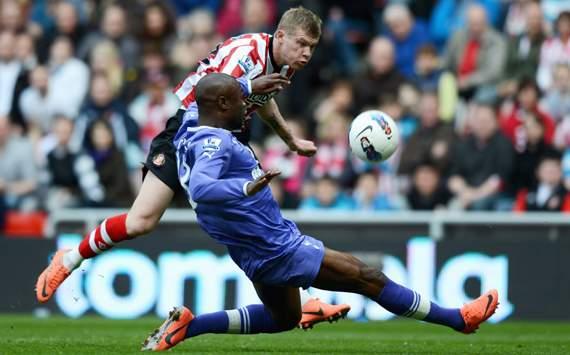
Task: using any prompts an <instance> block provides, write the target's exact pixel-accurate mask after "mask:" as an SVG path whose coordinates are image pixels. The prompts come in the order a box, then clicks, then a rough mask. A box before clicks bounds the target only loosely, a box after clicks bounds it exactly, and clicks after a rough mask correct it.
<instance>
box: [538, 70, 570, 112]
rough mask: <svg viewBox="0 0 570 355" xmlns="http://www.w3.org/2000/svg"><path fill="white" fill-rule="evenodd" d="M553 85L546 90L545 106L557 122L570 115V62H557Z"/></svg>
mask: <svg viewBox="0 0 570 355" xmlns="http://www.w3.org/2000/svg"><path fill="white" fill-rule="evenodd" d="M552 73H553V76H554V77H553V85H552V88H551V89H550V90H548V91H547V92H546V96H545V98H544V102H543V103H544V108H545V109H546V111H547V112H548V113H549V114H550V115H551V116H552V118H554V120H555V121H556V122H561V121H562V119H564V117H566V116H570V64H564V63H561V64H557V65H556V66H555V67H554V70H553V72H552Z"/></svg>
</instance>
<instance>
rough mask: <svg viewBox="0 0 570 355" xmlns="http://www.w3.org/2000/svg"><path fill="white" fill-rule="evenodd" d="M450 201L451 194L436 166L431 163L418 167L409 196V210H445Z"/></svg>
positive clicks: (421, 164)
mask: <svg viewBox="0 0 570 355" xmlns="http://www.w3.org/2000/svg"><path fill="white" fill-rule="evenodd" d="M450 199H451V194H450V192H449V190H448V189H447V186H445V180H444V179H442V177H441V173H440V172H439V170H438V169H437V168H436V166H435V165H433V164H431V163H429V162H422V163H420V164H419V165H417V166H416V168H415V170H414V173H413V178H412V187H411V189H410V191H409V192H408V194H407V202H408V206H409V208H410V209H412V210H428V211H431V210H439V209H445V208H447V203H448V202H449V200H450Z"/></svg>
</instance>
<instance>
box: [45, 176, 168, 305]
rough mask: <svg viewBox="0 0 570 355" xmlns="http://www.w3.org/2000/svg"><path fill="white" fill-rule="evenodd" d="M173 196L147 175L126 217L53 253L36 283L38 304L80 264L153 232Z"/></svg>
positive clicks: (113, 219) (112, 219)
mask: <svg viewBox="0 0 570 355" xmlns="http://www.w3.org/2000/svg"><path fill="white" fill-rule="evenodd" d="M173 196H174V192H173V191H172V190H171V189H170V188H169V187H168V186H167V185H166V184H165V183H163V182H162V181H161V180H160V179H159V178H157V177H156V176H155V175H154V174H153V173H152V172H150V171H149V172H148V174H147V176H146V177H145V179H144V181H143V184H142V186H141V189H140V191H139V194H138V196H137V198H136V200H135V202H134V203H133V206H132V207H131V209H130V211H129V213H128V214H120V215H117V216H113V217H110V218H107V219H106V220H104V221H103V223H101V224H100V225H99V226H97V228H95V229H94V230H92V231H91V232H89V233H88V234H86V235H85V237H84V238H83V240H82V241H81V243H79V245H78V246H77V247H76V248H74V249H71V250H60V251H58V252H57V253H55V255H54V257H53V259H52V261H51V262H50V264H49V265H48V267H47V268H46V269H45V270H44V271H43V272H42V273H41V274H40V276H39V277H38V280H37V282H36V297H37V299H38V301H39V302H42V303H44V302H47V301H49V299H50V298H51V297H52V296H53V294H54V293H55V291H56V290H57V288H58V287H59V286H60V285H61V284H62V283H63V281H65V279H66V278H67V277H68V276H69V275H70V274H71V272H72V271H73V270H74V269H76V268H77V267H79V265H80V264H81V262H82V261H83V260H85V259H89V258H92V257H94V256H96V255H98V254H100V253H102V252H104V251H107V250H109V249H111V248H112V247H113V246H114V245H115V244H117V243H120V242H122V241H124V240H128V239H132V238H134V237H137V236H140V235H142V234H145V233H148V232H150V231H152V230H153V229H154V228H155V227H156V225H157V224H158V221H159V220H160V217H162V214H163V213H164V211H165V210H166V208H167V207H168V205H169V203H170V201H171V200H172V197H173Z"/></svg>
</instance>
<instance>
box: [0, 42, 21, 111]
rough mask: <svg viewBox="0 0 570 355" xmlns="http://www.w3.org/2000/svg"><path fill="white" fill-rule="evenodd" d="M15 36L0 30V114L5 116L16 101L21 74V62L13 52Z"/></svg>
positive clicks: (11, 109)
mask: <svg viewBox="0 0 570 355" xmlns="http://www.w3.org/2000/svg"><path fill="white" fill-rule="evenodd" d="M15 45H16V38H15V37H14V35H13V34H12V33H10V32H0V116H2V117H6V116H7V115H9V114H10V113H11V112H13V109H14V108H15V106H16V105H14V103H16V102H18V99H19V98H18V96H19V93H18V92H17V89H16V88H17V87H18V86H20V85H19V83H18V82H19V81H20V80H21V79H20V77H21V75H22V74H23V71H22V63H20V61H18V59H17V58H16V53H15V50H14V49H15Z"/></svg>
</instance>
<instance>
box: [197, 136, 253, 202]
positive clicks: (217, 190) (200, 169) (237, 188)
mask: <svg viewBox="0 0 570 355" xmlns="http://www.w3.org/2000/svg"><path fill="white" fill-rule="evenodd" d="M190 154H193V155H194V165H193V167H192V170H191V172H190V179H189V182H188V192H189V194H190V198H191V199H192V200H193V201H194V202H196V203H213V202H220V201H227V200H233V199H240V198H243V197H245V196H246V188H247V184H248V183H249V182H250V181H249V180H248V179H244V178H232V179H223V178H222V176H223V174H224V172H225V171H226V170H227V169H228V165H229V163H230V159H231V154H232V142H231V139H230V138H229V137H225V136H224V135H222V134H219V133H211V134H205V135H203V137H200V139H199V140H198V142H197V144H195V146H194V149H192V150H191V152H190Z"/></svg>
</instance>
